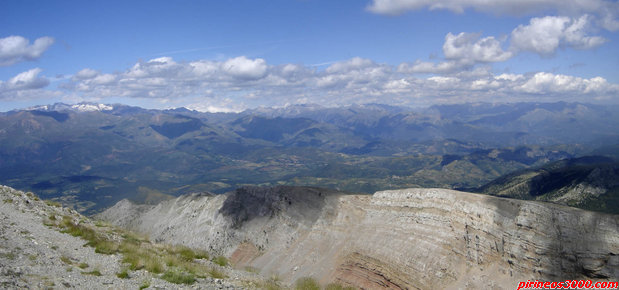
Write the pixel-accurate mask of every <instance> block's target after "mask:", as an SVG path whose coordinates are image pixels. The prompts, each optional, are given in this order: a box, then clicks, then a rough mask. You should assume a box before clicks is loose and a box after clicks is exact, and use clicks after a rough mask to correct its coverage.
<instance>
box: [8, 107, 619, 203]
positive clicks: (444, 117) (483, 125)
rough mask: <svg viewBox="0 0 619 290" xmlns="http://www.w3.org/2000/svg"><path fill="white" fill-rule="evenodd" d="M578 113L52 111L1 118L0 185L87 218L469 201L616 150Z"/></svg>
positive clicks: (594, 111) (609, 116)
mask: <svg viewBox="0 0 619 290" xmlns="http://www.w3.org/2000/svg"><path fill="white" fill-rule="evenodd" d="M618 127H619V110H617V108H616V107H612V106H609V107H602V106H596V105H588V104H580V103H553V104H545V103H518V104H500V105H492V104H464V105H450V106H434V107H430V108H426V109H411V108H405V107H395V106H388V105H380V104H367V105H351V106H347V107H341V108H325V107H320V106H316V105H298V106H288V107H284V108H274V109H273V108H259V109H254V110H247V111H244V112H241V113H202V112H198V111H193V110H188V109H185V108H177V109H169V110H155V109H144V108H140V107H134V106H127V105H121V104H112V105H105V104H97V103H81V104H75V105H67V104H62V103H57V104H54V105H49V106H39V107H33V108H30V109H28V110H13V111H10V112H4V113H0V182H3V183H5V184H8V185H11V186H13V187H16V188H19V189H22V190H34V189H36V190H37V191H38V192H39V193H40V194H42V195H43V196H44V197H46V198H56V199H58V200H59V201H61V202H63V203H65V204H67V205H69V204H70V205H73V206H75V207H76V208H78V209H80V210H81V211H93V212H94V211H97V210H99V209H101V208H104V207H106V206H110V205H112V204H114V203H115V202H116V201H118V200H120V199H122V198H134V199H135V200H140V201H145V200H151V201H157V200H162V199H167V198H170V197H172V196H176V195H179V194H183V193H189V192H202V191H211V192H217V193H223V192H226V191H229V190H233V189H235V188H237V187H239V186H243V185H309V186H323V187H330V188H333V189H340V190H347V191H352V192H366V193H371V192H375V191H377V190H383V189H393V188H409V187H446V188H462V187H466V188H470V187H478V186H481V185H483V184H485V183H487V182H489V181H491V180H493V179H495V178H497V177H499V176H501V175H503V174H505V173H509V172H511V171H514V170H518V169H524V168H527V167H530V166H536V165H541V164H543V163H546V162H549V161H554V160H559V159H563V158H571V157H577V156H582V155H584V154H586V153H588V152H591V151H592V150H595V149H596V148H598V147H602V146H606V147H605V148H608V149H604V150H605V151H604V152H605V153H603V154H609V155H610V156H616V154H614V153H613V152H614V151H616V149H613V148H616V147H612V146H611V147H608V146H609V145H612V144H619V132H617V130H616V128H618Z"/></svg>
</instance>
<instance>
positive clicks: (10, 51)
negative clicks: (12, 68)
mask: <svg viewBox="0 0 619 290" xmlns="http://www.w3.org/2000/svg"><path fill="white" fill-rule="evenodd" d="M52 44H54V39H53V38H51V37H48V36H45V37H41V38H37V39H36V40H35V41H34V43H33V44H30V41H29V40H28V39H26V38H24V37H22V36H15V35H14V36H9V37H5V38H0V66H8V65H12V64H15V63H18V62H22V61H27V60H36V59H38V58H39V57H41V55H42V54H43V52H45V51H46V50H47V49H48V48H49V47H50V46H51V45H52Z"/></svg>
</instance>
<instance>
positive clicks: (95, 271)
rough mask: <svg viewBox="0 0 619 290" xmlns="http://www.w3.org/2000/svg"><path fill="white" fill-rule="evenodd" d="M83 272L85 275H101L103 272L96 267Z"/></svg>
mask: <svg viewBox="0 0 619 290" xmlns="http://www.w3.org/2000/svg"><path fill="white" fill-rule="evenodd" d="M82 274H84V275H93V276H101V275H102V274H101V272H100V271H99V269H94V270H92V271H90V272H82Z"/></svg>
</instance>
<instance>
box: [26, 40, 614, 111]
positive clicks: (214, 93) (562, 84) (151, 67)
mask: <svg viewBox="0 0 619 290" xmlns="http://www.w3.org/2000/svg"><path fill="white" fill-rule="evenodd" d="M457 36H458V35H452V37H457ZM471 39H472V40H470V41H468V42H467V43H470V44H471V45H473V46H474V44H475V43H477V42H479V41H481V38H479V37H477V38H471ZM454 47H458V48H459V47H460V46H458V45H455V44H454ZM463 47H464V48H461V49H464V50H474V49H473V48H469V46H467V45H464V46H463ZM488 55H490V56H492V57H488ZM494 55H496V54H485V53H478V54H477V56H475V57H472V58H467V59H474V60H477V61H480V62H481V60H488V59H494ZM452 56H454V57H455V56H457V54H454V55H452ZM463 57H464V56H463ZM458 61H459V60H446V61H445V63H446V64H445V65H443V64H440V63H439V64H428V63H423V62H416V63H413V64H400V65H399V66H395V67H394V66H391V65H386V64H380V63H376V62H374V61H372V60H369V59H364V58H352V59H349V60H345V61H340V62H336V63H333V64H332V65H330V66H329V67H327V68H326V69H324V70H317V69H316V68H314V67H311V66H304V65H300V64H281V65H269V64H268V63H267V62H266V61H265V60H263V59H251V58H247V57H244V56H241V57H235V58H231V59H228V60H223V61H211V60H196V61H191V62H176V61H174V60H173V59H171V58H159V59H155V60H150V61H146V62H139V63H137V64H135V65H134V66H131V67H129V68H128V69H127V70H126V71H124V72H117V73H113V74H103V73H100V72H97V71H95V70H91V69H85V70H82V71H80V72H78V73H76V74H75V75H74V77H73V78H72V79H70V80H68V81H67V83H66V84H65V85H64V87H65V88H66V89H67V90H69V91H70V92H71V93H74V94H78V95H79V94H81V95H83V96H88V97H90V98H96V99H105V98H117V97H131V98H154V99H157V100H160V101H161V102H164V103H166V104H191V105H190V106H191V107H192V108H195V109H199V110H205V111H227V110H231V111H238V110H242V109H244V108H247V107H255V106H259V105H266V106H281V105H282V104H298V103H318V104H321V105H328V106H329V105H344V104H350V103H368V102H388V103H394V104H401V105H423V104H432V103H437V102H461V101H500V100H504V101H514V100H542V98H545V99H544V100H546V101H556V100H579V101H588V100H590V99H591V98H611V99H613V98H614V99H616V98H617V95H618V93H619V88H618V86H617V85H616V84H612V83H609V82H608V81H607V80H605V79H603V78H600V77H596V78H590V79H585V78H579V77H574V76H567V75H560V74H551V73H544V72H539V73H532V74H500V75H494V74H492V70H491V68H490V67H489V66H488V65H479V66H476V67H473V68H470V69H469V68H467V69H464V70H463V69H462V65H463V64H461V63H458ZM450 63H451V64H450ZM233 64H237V65H233ZM450 66H453V67H450ZM233 67H236V68H233ZM443 67H444V68H443ZM439 68H441V69H442V70H443V71H450V73H448V74H445V75H433V76H429V77H420V76H419V72H421V71H426V72H428V71H433V70H434V71H436V70H439ZM455 68H458V69H455ZM234 69H238V71H235V72H233V73H232V72H231V70H234ZM24 78H25V79H32V78H31V77H29V78H26V77H25V76H24Z"/></svg>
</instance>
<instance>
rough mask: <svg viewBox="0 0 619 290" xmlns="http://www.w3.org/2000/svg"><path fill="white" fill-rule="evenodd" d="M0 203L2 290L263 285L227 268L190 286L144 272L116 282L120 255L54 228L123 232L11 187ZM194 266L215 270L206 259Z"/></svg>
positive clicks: (115, 235)
mask: <svg viewBox="0 0 619 290" xmlns="http://www.w3.org/2000/svg"><path fill="white" fill-rule="evenodd" d="M0 200H2V201H0V240H2V242H1V243H0V288H2V289H31V288H34V289H51V288H57V289H66V288H77V289H138V288H139V289H142V288H152V289H246V288H247V287H251V285H259V284H260V283H261V281H262V280H261V278H260V277H259V276H257V275H256V274H253V273H248V272H245V271H235V270H233V269H230V268H229V267H218V269H219V270H220V271H222V272H223V273H225V275H227V276H228V278H226V279H214V278H211V277H198V278H196V281H195V283H193V284H191V285H185V284H173V283H170V282H168V281H166V280H163V279H161V275H160V274H155V273H152V272H149V271H147V270H145V269H141V270H138V269H136V270H130V271H128V277H125V278H120V277H119V276H118V274H119V273H122V272H123V270H126V269H127V268H128V265H127V263H126V262H125V261H123V255H122V254H120V253H118V252H116V253H112V254H109V253H108V254H103V253H98V252H101V251H99V250H95V249H94V248H93V247H88V246H87V243H86V241H85V240H83V239H81V238H80V237H76V236H73V235H70V234H69V233H63V232H61V231H60V230H59V229H58V228H56V227H55V226H54V225H53V224H54V221H57V220H60V219H62V220H69V221H71V222H72V223H75V224H76V225H79V226H81V227H82V228H92V229H97V231H98V232H100V233H101V234H105V235H107V236H108V237H109V238H110V239H111V240H121V239H123V238H124V237H125V236H124V235H125V234H127V233H126V232H124V231H119V229H116V228H114V227H111V226H109V225H104V224H101V223H100V222H95V221H93V220H91V219H89V218H87V217H85V216H82V215H80V214H79V213H77V212H76V211H74V210H72V209H67V208H64V207H61V206H60V205H59V204H57V203H53V202H50V201H43V200H40V199H39V198H38V197H37V196H35V195H34V194H33V193H24V192H21V191H17V190H14V189H12V188H10V187H6V186H0ZM148 243H149V244H150V242H148ZM153 247H165V246H163V245H153ZM196 263H202V264H205V265H206V266H208V267H217V266H215V265H213V264H212V262H210V261H207V260H196Z"/></svg>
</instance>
